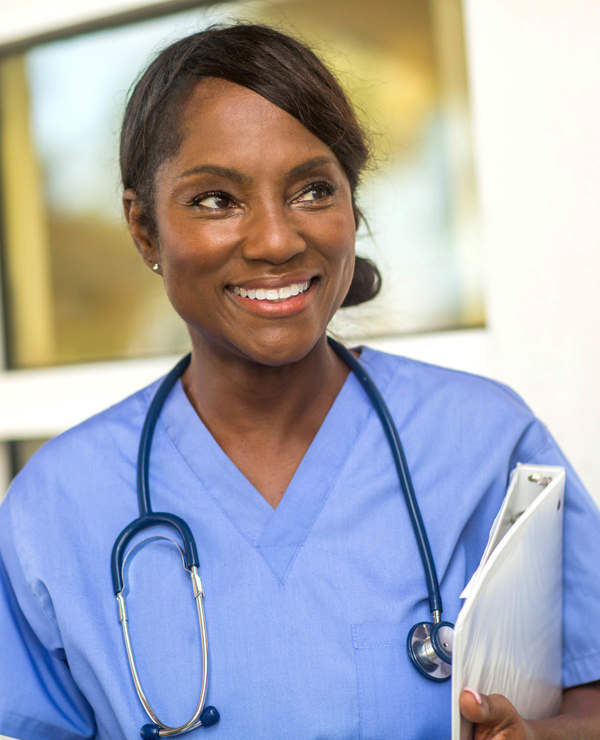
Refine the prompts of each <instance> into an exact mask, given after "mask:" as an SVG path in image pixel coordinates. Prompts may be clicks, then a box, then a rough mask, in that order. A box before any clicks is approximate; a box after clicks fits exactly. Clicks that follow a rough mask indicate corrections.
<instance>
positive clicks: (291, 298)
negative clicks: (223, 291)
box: [227, 277, 318, 318]
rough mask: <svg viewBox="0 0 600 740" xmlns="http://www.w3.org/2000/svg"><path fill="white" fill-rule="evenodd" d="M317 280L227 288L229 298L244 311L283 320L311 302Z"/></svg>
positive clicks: (231, 286) (230, 286)
mask: <svg viewBox="0 0 600 740" xmlns="http://www.w3.org/2000/svg"><path fill="white" fill-rule="evenodd" d="M317 283H318V278H317V277H314V278H311V279H309V280H294V281H293V282H289V283H287V284H286V285H280V286H278V287H261V288H255V287H246V288H243V287H242V286H241V285H229V286H227V292H228V293H229V295H230V296H231V298H232V299H233V300H234V301H235V302H236V303H237V304H238V305H239V306H242V307H243V308H245V309H246V310H248V311H250V312H252V313H254V314H258V315H259V316H265V317H269V318H280V317H281V318H283V317H286V316H291V315H294V314H296V313H299V312H300V311H302V310H303V309H304V308H306V306H307V305H308V304H309V303H310V302H311V300H312V296H313V294H314V292H315V286H316V284H317Z"/></svg>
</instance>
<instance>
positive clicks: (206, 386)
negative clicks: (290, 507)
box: [183, 337, 349, 507]
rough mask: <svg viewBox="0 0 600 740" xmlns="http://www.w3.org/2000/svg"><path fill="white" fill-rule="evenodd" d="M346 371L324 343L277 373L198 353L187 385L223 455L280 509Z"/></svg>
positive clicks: (222, 355)
mask: <svg viewBox="0 0 600 740" xmlns="http://www.w3.org/2000/svg"><path fill="white" fill-rule="evenodd" d="M348 372H349V371H348V368H347V367H346V366H345V365H344V364H343V362H342V361H341V360H340V359H339V358H338V357H337V356H336V355H335V353H334V352H333V350H332V349H331V348H330V347H329V346H328V345H327V343H326V340H325V338H324V337H323V339H322V341H320V342H319V344H318V345H317V346H315V347H314V348H313V350H311V352H309V354H308V355H306V356H305V357H304V358H302V359H301V360H299V361H297V362H294V363H290V364H287V365H284V366H280V367H270V366H265V365H259V364H257V363H253V362H250V361H248V360H244V359H242V358H238V357H232V356H231V354H225V353H224V352H211V351H207V350H206V349H204V351H202V352H200V351H198V348H197V347H194V351H193V353H192V361H191V363H190V366H189V368H188V370H187V371H186V373H185V375H184V377H183V387H184V390H185V392H186V394H187V396H188V398H189V400H190V402H191V403H192V405H193V406H194V408H195V409H196V412H197V413H198V415H199V416H200V418H201V419H202V420H203V422H204V424H205V425H206V426H207V428H208V429H209V430H210V432H211V434H212V435H213V437H214V438H215V440H216V441H217V442H218V444H219V445H220V446H221V448H222V449H223V451H224V452H225V453H226V454H227V455H228V457H229V458H230V460H231V461H232V462H233V463H234V464H235V465H236V466H237V467H238V469H239V470H240V471H241V472H242V473H243V474H244V475H245V476H246V478H248V480H249V481H250V482H251V483H252V484H253V485H254V487H255V488H256V489H257V490H258V491H259V492H260V493H261V494H262V495H263V497H264V498H265V499H266V500H267V501H268V502H269V503H270V504H271V506H273V507H276V506H277V504H278V503H279V501H280V500H281V497H282V496H283V494H284V492H285V491H286V489H287V487H288V485H289V482H290V480H291V479H292V477H293V475H294V473H295V471H296V469H297V467H298V465H299V464H300V462H301V460H302V458H303V457H304V455H305V454H306V451H307V450H308V448H309V446H310V444H311V442H312V440H313V438H314V437H315V435H316V433H317V432H318V431H319V428H320V426H321V424H322V423H323V420H324V419H325V416H326V415H327V412H328V411H329V409H330V407H331V405H332V404H333V402H334V401H335V398H336V396H337V394H338V393H339V391H340V389H341V387H342V385H343V384H344V381H345V379H346V377H347V375H348Z"/></svg>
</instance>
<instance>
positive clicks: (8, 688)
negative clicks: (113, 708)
mask: <svg viewBox="0 0 600 740" xmlns="http://www.w3.org/2000/svg"><path fill="white" fill-rule="evenodd" d="M19 493H20V492H17V491H11V492H10V493H9V495H8V496H7V499H6V500H5V502H4V503H3V504H2V505H1V506H0V734H6V735H9V736H11V737H15V738H19V740H40V738H48V740H82V738H93V737H94V736H95V734H96V725H95V721H94V716H93V712H92V710H91V708H90V706H89V704H88V703H87V701H86V700H85V698H84V697H83V695H82V694H81V692H80V691H79V689H78V688H77V686H76V684H75V682H74V681H73V678H72V676H71V673H70V671H69V667H68V664H67V661H66V659H65V657H64V650H62V647H61V645H60V641H59V640H60V633H59V630H58V626H57V624H56V621H55V620H53V616H52V614H51V606H50V600H49V598H48V599H47V602H46V603H45V604H44V603H43V596H42V589H43V586H42V584H38V587H39V593H38V594H35V593H34V592H33V590H32V587H31V583H30V582H29V581H28V578H27V577H26V575H25V573H24V570H23V567H22V564H21V562H20V559H19V557H18V554H17V548H16V545H15V542H14V538H13V527H12V525H11V507H12V504H13V502H14V500H15V499H16V498H17V497H18V495H19ZM34 625H35V626H34Z"/></svg>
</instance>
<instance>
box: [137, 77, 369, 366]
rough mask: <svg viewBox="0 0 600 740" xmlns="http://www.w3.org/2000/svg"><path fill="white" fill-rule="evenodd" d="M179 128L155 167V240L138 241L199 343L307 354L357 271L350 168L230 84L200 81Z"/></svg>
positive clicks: (262, 353) (270, 360)
mask: <svg viewBox="0 0 600 740" xmlns="http://www.w3.org/2000/svg"><path fill="white" fill-rule="evenodd" d="M182 130H183V140H182V143H181V147H180V149H179V151H178V153H177V154H176V155H175V156H174V157H173V158H171V159H169V160H168V161H166V162H165V163H163V165H161V167H160V168H159V170H158V172H157V175H156V181H155V217H156V224H157V232H158V236H157V238H156V239H150V238H141V239H140V237H139V234H138V235H137V236H136V234H134V238H136V242H137V243H138V245H139V246H140V248H141V250H142V252H143V254H144V257H145V258H146V260H147V262H148V263H149V264H152V263H154V262H157V263H158V264H159V265H160V272H161V274H162V276H163V279H164V284H165V288H166V290H167V293H168V296H169V298H170V300H171V303H172V304H173V306H174V308H175V310H176V311H177V312H178V313H179V315H180V316H181V317H182V318H183V319H184V320H185V322H186V323H187V325H188V328H189V331H190V334H191V337H192V342H193V346H194V347H195V348H197V349H199V350H200V351H204V350H209V349H211V348H212V349H216V350H218V351H223V350H225V351H227V352H230V353H235V354H236V355H238V356H241V357H244V358H247V359H250V360H252V361H254V362H259V363H263V364H267V365H282V364H285V363H288V362H293V361H295V360H298V359H301V358H302V357H304V356H305V355H306V354H307V353H308V352H310V350H311V349H312V348H313V347H314V346H315V344H316V343H317V341H318V340H319V338H320V337H322V336H323V334H324V332H325V329H326V327H327V324H328V322H329V320H330V319H331V317H332V316H333V314H334V313H335V312H336V310H337V309H338V308H339V306H340V305H341V303H342V301H343V299H344V297H345V295H346V292H347V291H348V287H349V285H350V282H351V279H352V274H353V270H354V238H355V222H354V215H353V210H352V199H351V193H350V186H349V183H348V180H347V178H346V175H345V173H344V171H343V170H342V168H341V166H340V164H339V162H338V161H337V159H336V157H335V155H334V154H333V152H332V151H331V150H330V149H329V147H328V146H327V145H326V144H324V143H323V142H322V141H321V140H320V139H318V138H317V137H316V136H314V135H313V134H312V133H310V132H309V131H308V130H307V129H306V128H304V127H303V126H302V124H301V123H299V121H297V120H296V119H295V118H293V117H292V116H290V115H289V114H288V113H286V112H284V111H283V110H282V109H280V108H278V107H277V106H275V105H273V104H272V103H270V102H269V101H267V100H266V99H265V98H263V97H261V96H260V95H257V94H256V93H254V92H252V91H251V90H248V89H247V88H244V87H241V86H239V85H235V84H233V83H230V82H227V81H224V80H217V79H214V78H207V79H204V80H202V81H201V82H200V83H199V84H198V85H197V86H196V88H195V90H194V92H193V94H192V95H191V97H190V99H189V100H188V102H187V104H186V106H185V110H184V114H183V129H182ZM131 220H132V219H130V222H131Z"/></svg>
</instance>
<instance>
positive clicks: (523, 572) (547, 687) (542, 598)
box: [452, 464, 565, 740]
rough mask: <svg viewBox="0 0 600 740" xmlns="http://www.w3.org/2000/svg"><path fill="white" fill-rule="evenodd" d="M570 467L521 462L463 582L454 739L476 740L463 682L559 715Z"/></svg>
mask: <svg viewBox="0 0 600 740" xmlns="http://www.w3.org/2000/svg"><path fill="white" fill-rule="evenodd" d="M564 485H565V471H564V468H561V467H551V466H539V465H521V464H518V465H517V467H516V468H515V470H513V472H512V473H511V477H510V482H509V485H508V489H507V492H506V496H505V497H504V501H503V502H502V506H501V507H500V511H499V512H498V515H497V516H496V519H495V520H494V523H493V524H492V528H491V530H490V536H489V540H488V543H487V546H486V548H485V550H484V553H483V556H482V558H481V561H480V563H479V566H478V568H477V570H476V571H475V573H474V574H473V576H472V578H471V580H470V581H469V583H468V584H467V586H466V587H465V589H464V591H463V593H462V594H461V598H463V599H465V602H464V604H463V607H462V609H461V611H460V613H459V615H458V619H457V620H456V626H455V633H454V646H453V656H452V740H471V738H472V727H471V725H470V723H469V722H466V721H465V720H464V719H462V717H461V716H460V711H459V708H458V699H459V696H460V693H461V691H462V690H463V688H464V687H465V686H470V687H472V688H474V689H477V691H480V692H482V693H484V694H489V693H498V694H504V696H506V697H507V698H508V699H509V700H510V701H511V702H512V703H513V704H514V706H515V707H516V708H517V709H518V711H519V713H520V714H521V715H522V716H523V717H526V718H528V719H541V718H543V717H548V716H551V715H552V714H556V712H557V711H558V709H559V707H560V702H561V695H562V686H561V670H562V517H563V509H564V506H563V505H562V504H563V497H564Z"/></svg>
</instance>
